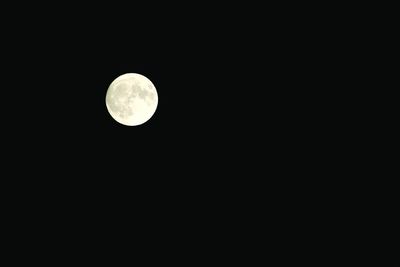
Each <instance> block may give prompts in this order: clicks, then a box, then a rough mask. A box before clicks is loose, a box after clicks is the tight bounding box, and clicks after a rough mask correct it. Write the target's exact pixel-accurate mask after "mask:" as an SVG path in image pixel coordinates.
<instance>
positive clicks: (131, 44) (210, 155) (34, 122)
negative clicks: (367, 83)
mask: <svg viewBox="0 0 400 267" xmlns="http://www.w3.org/2000/svg"><path fill="white" fill-rule="evenodd" d="M38 8H39V7H38V6H35V7H32V9H33V10H37V9H38ZM28 10H29V7H28V6H25V7H24V9H23V11H21V12H20V13H19V15H18V16H16V17H15V18H14V20H12V21H5V23H4V24H3V26H2V27H4V35H5V38H4V49H3V58H4V61H3V66H4V69H5V73H3V75H4V76H3V80H2V81H3V88H4V90H3V106H2V109H3V112H2V116H3V117H2V119H3V125H4V127H3V131H4V134H5V138H4V140H5V146H4V151H5V152H4V154H5V155H6V163H5V165H6V166H8V167H10V168H11V169H12V172H10V175H11V176H12V177H19V178H18V179H17V180H16V179H14V178H10V179H9V180H7V181H10V182H11V183H15V184H16V186H15V189H16V190H20V188H25V189H24V190H28V191H30V193H32V194H34V195H35V194H36V193H37V194H42V193H43V194H44V195H47V194H49V195H51V196H52V197H54V198H57V199H64V200H65V202H66V203H80V200H82V201H84V199H91V200H93V201H99V203H100V202H104V201H111V200H113V201H116V203H119V204H118V205H117V206H119V205H128V206H129V205H134V201H135V200H134V199H140V198H143V199H145V201H144V202H143V203H145V204H146V205H142V206H143V208H144V209H146V208H148V207H153V208H154V207H156V206H157V205H161V204H162V203H175V204H171V205H173V206H175V205H178V206H180V205H182V207H183V206H186V208H188V207H191V206H193V205H209V208H212V209H214V208H215V205H216V204H215V203H216V202H217V203H220V202H219V201H228V202H230V203H236V202H237V203H239V202H241V201H244V200H245V199H253V198H254V199H258V198H263V197H264V196H265V195H264V193H263V192H262V190H266V188H275V189H277V190H272V191H271V193H273V192H275V193H276V194H279V193H278V192H281V191H286V190H290V191H292V190H294V188H296V186H306V187H307V184H308V182H307V183H306V184H305V185H302V184H301V182H299V181H298V180H293V181H292V180H290V181H289V186H287V182H286V180H281V179H279V178H277V177H281V176H282V177H283V176H287V175H290V173H291V172H293V171H301V170H302V169H303V168H306V167H307V166H308V164H302V163H303V162H304V160H308V159H309V158H310V159H309V160H308V162H311V163H313V164H315V161H316V160H315V157H318V155H320V153H321V150H323V149H324V144H323V145H321V146H317V147H316V149H315V150H314V151H313V152H312V153H311V154H310V153H309V150H310V146H309V143H310V142H309V141H308V140H309V139H310V138H312V139H314V140H313V141H315V139H317V138H321V136H322V139H323V138H324V137H323V134H322V135H321V133H324V132H325V131H326V129H325V128H324V127H318V128H317V129H316V131H314V128H310V127H313V126H312V123H315V122H320V121H321V120H320V118H319V117H318V116H320V115H319V114H321V113H313V111H314V109H313V108H312V106H313V105H314V104H315V103H317V105H320V106H324V105H325V104H326V103H327V102H324V101H325V100H324V99H326V98H323V97H322V98H321V99H322V101H319V102H315V101H314V100H313V88H314V87H315V86H319V85H321V80H322V77H323V75H324V71H325V69H324V68H322V67H321V63H320V61H321V60H322V59H321V58H320V56H317V57H316V59H315V60H314V59H312V57H311V56H310V52H309V50H310V47H311V50H313V52H315V49H317V48H316V46H314V45H313V44H312V43H311V44H310V43H309V42H308V41H307V40H308V39H309V38H311V37H310V36H311V35H310V33H309V32H310V28H309V27H308V26H307V24H308V22H313V20H307V19H305V17H304V23H303V24H297V23H296V22H297V21H299V19H301V18H300V17H302V15H300V16H294V14H295V11H296V8H294V7H291V8H289V9H287V8H283V7H271V8H267V9H262V8H255V7H252V6H247V7H243V6H241V5H236V6H235V4H232V5H229V7H228V6H214V5H212V6H210V5H200V4H199V5H189V4H188V5H187V6H185V5H182V4H179V5H178V4H171V3H169V4H160V3H157V4H155V3H154V6H153V4H151V3H147V2H146V4H144V3H141V4H138V3H135V4H132V6H130V5H127V4H125V5H122V4H121V5H119V4H111V5H104V4H100V3H99V4H98V5H96V7H93V6H90V7H89V6H85V5H80V6H76V5H59V4H53V6H46V7H43V10H42V11H41V12H29V11H28ZM45 10H46V11H45ZM10 12H12V11H10ZM7 25H10V26H7ZM324 27H325V26H324ZM326 27H328V26H326ZM316 31H318V29H316ZM319 42H323V41H321V39H319ZM294 44H295V45H294ZM317 54H318V53H317ZM129 72H136V73H140V74H143V75H145V76H146V77H148V78H149V79H150V80H151V81H152V82H153V83H154V85H155V86H156V88H157V90H158V94H159V105H158V109H157V111H156V113H155V115H154V116H153V118H152V119H151V120H150V121H149V122H148V123H146V124H144V125H142V126H139V127H126V126H123V125H120V124H118V123H116V122H115V121H114V120H113V119H112V118H111V116H110V115H109V114H108V112H107V109H106V106H105V94H106V91H107V88H108V86H109V84H110V83H111V82H112V81H113V80H114V79H115V78H116V77H118V76H119V75H121V74H124V73H129ZM317 73H320V74H321V75H319V76H318V75H317ZM311 74H312V75H313V77H319V78H318V79H312V80H310V79H308V76H309V75H311ZM329 83H330V81H329V80H328V83H327V84H326V86H327V87H328V86H330V84H329ZM302 88H307V89H306V90H301V89H302ZM319 94H322V93H321V92H319ZM319 96H321V95H319ZM310 104H311V105H310ZM307 146H308V147H307ZM287 166H290V167H287ZM313 172H318V170H315V169H314V170H313ZM268 177H270V178H268ZM262 184H269V187H265V186H261V185H262ZM32 188H35V190H33V189H32ZM35 192H36V193H35ZM39 192H41V193H39ZM133 192H135V193H133ZM70 194H71V195H74V196H75V197H71V196H70ZM52 197H48V198H45V199H47V200H48V199H51V198H52ZM33 199H36V195H35V196H33ZM123 199H125V200H123ZM254 202H257V201H256V200H254ZM51 203H57V201H54V202H53V201H52V202H51ZM178 203H179V204H178ZM154 205H155V206H154ZM231 207H232V208H233V207H236V206H235V205H232V206H231ZM217 209H218V208H217Z"/></svg>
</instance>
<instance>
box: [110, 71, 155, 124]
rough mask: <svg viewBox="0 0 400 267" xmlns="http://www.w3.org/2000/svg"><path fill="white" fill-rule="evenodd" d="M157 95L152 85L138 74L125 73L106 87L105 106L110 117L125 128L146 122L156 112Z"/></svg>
mask: <svg viewBox="0 0 400 267" xmlns="http://www.w3.org/2000/svg"><path fill="white" fill-rule="evenodd" d="M157 105H158V94H157V90H156V88H155V86H154V84H153V83H152V82H151V81H150V80H149V79H148V78H146V77H145V76H143V75H141V74H138V73H126V74H123V75H121V76H119V77H118V78H116V79H115V80H114V81H113V82H112V83H111V84H110V86H109V87H108V90H107V94H106V106H107V110H108V112H109V113H110V115H111V117H113V118H114V120H116V121H117V122H119V123H121V124H123V125H127V126H137V125H141V124H143V123H145V122H147V121H148V120H149V119H150V118H151V117H152V116H153V115H154V113H155V112H156V109H157Z"/></svg>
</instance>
